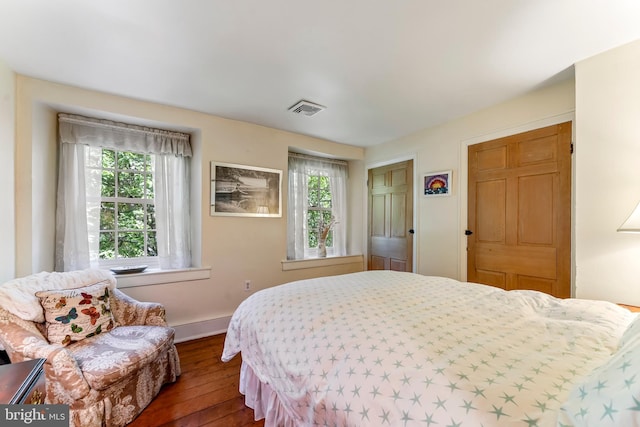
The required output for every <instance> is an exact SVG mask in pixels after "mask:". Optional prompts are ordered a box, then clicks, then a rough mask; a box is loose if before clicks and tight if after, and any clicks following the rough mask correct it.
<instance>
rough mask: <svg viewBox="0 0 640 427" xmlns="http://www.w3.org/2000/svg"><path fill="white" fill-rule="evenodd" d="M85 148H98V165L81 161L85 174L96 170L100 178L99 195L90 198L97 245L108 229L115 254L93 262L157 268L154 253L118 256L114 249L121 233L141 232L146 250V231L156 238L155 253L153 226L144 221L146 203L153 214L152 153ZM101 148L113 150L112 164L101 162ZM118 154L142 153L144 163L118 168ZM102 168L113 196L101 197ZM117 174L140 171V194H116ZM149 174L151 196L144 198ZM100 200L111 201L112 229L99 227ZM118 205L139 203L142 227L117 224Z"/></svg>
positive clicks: (156, 259)
mask: <svg viewBox="0 0 640 427" xmlns="http://www.w3.org/2000/svg"><path fill="white" fill-rule="evenodd" d="M88 150H100V164H99V165H92V164H89V163H87V164H85V170H86V172H87V173H88V175H89V174H90V172H91V171H98V172H99V173H100V177H101V181H100V197H99V199H98V200H94V202H96V203H97V204H98V206H99V209H100V215H99V218H100V226H99V231H98V248H99V246H100V235H101V234H102V233H104V232H109V233H113V236H114V239H113V240H114V243H115V246H114V255H115V257H114V258H112V259H104V258H98V260H97V262H98V265H99V267H100V268H112V267H118V266H135V265H141V264H144V265H147V266H148V267H150V268H158V267H159V259H158V255H155V256H148V255H147V256H141V257H120V256H118V255H119V254H118V249H119V245H118V242H119V239H118V234H119V233H121V232H123V233H126V232H142V233H143V235H144V248H143V251H144V252H145V253H148V244H149V232H153V233H155V236H156V237H155V238H156V253H157V227H154V228H149V220H148V215H149V209H148V207H149V206H153V208H154V215H155V198H154V196H155V182H154V178H155V176H154V175H155V168H154V161H155V158H154V156H155V154H152V153H144V152H139V151H133V150H118V149H115V148H101V147H88ZM104 151H113V152H114V163H113V167H109V166H105V165H104V160H103V152H104ZM119 153H132V154H136V155H142V156H144V166H143V168H142V170H139V169H130V168H129V169H128V168H120V167H119V165H118V154H119ZM104 171H110V172H112V173H113V182H114V184H113V196H105V195H103V192H102V185H103V181H102V176H103V172H104ZM119 173H130V174H141V175H142V176H143V179H142V187H143V188H142V190H143V197H141V198H140V197H124V196H121V195H120V194H119V185H120V184H119V181H120V180H119V179H118V174H119ZM149 175H150V178H151V183H152V194H151V197H147V196H148V191H149V188H148V187H147V185H145V183H146V181H147V179H148V177H149ZM103 203H112V204H113V223H114V228H113V229H106V230H105V229H103V228H102V209H103V207H102V205H103ZM119 204H132V205H135V204H140V205H142V206H143V209H144V216H143V218H142V224H143V228H142V230H139V229H130V228H126V227H120V226H119V221H118V212H119ZM87 209H89V205H88V206H87ZM153 223H154V225H155V224H156V219H155V218H154V219H153ZM98 253H100V250H99V249H98Z"/></svg>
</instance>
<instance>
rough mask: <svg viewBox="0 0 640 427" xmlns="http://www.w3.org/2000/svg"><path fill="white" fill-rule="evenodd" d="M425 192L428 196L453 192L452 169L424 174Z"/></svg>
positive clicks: (446, 194) (445, 194)
mask: <svg viewBox="0 0 640 427" xmlns="http://www.w3.org/2000/svg"><path fill="white" fill-rule="evenodd" d="M422 185H423V193H422V194H424V195H425V196H427V197H434V196H448V195H449V194H451V171H450V170H448V171H442V172H431V173H427V174H424V175H423V176H422Z"/></svg>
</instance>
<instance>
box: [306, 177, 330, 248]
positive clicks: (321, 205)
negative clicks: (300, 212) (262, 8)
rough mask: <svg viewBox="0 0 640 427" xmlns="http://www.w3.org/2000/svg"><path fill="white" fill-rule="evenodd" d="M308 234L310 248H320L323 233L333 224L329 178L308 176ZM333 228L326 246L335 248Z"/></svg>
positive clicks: (328, 233)
mask: <svg viewBox="0 0 640 427" xmlns="http://www.w3.org/2000/svg"><path fill="white" fill-rule="evenodd" d="M307 194H308V196H307V199H308V200H307V233H306V236H305V239H306V240H307V244H308V247H309V248H315V249H317V248H318V242H319V240H320V239H321V233H322V231H323V229H325V227H327V226H328V225H329V224H331V220H332V219H333V209H332V203H331V185H330V184H329V178H328V177H326V176H322V175H308V176H307ZM332 228H333V227H331V228H329V229H328V232H327V236H326V243H325V246H326V247H327V248H333V230H332Z"/></svg>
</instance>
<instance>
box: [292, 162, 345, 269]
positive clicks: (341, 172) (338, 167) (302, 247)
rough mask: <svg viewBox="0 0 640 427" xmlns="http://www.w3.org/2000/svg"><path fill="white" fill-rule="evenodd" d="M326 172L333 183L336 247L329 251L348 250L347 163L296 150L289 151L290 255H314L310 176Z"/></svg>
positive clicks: (297, 256) (340, 252)
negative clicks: (310, 237)
mask: <svg viewBox="0 0 640 427" xmlns="http://www.w3.org/2000/svg"><path fill="white" fill-rule="evenodd" d="M313 175H315V176H326V177H328V178H329V185H330V187H331V202H332V209H331V210H332V213H333V215H334V216H335V218H336V220H337V223H336V224H335V225H334V226H333V247H332V248H327V253H328V255H333V256H341V255H346V254H347V227H346V223H347V219H348V218H347V191H346V188H347V177H348V168H347V163H346V162H342V161H331V160H328V159H327V160H325V159H322V158H314V157H312V156H302V155H297V154H295V153H290V155H289V190H288V208H287V259H304V258H309V257H311V256H312V255H313V250H312V249H311V248H309V247H308V241H307V238H306V236H307V232H308V230H307V208H308V196H309V194H308V187H307V180H308V177H309V176H313Z"/></svg>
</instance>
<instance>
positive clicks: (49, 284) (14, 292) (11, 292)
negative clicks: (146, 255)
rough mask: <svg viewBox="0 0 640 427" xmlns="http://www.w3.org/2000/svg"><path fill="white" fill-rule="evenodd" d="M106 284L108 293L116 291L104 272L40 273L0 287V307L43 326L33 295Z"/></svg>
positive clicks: (110, 279)
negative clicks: (46, 291) (99, 283)
mask: <svg viewBox="0 0 640 427" xmlns="http://www.w3.org/2000/svg"><path fill="white" fill-rule="evenodd" d="M102 281H107V283H109V291H112V290H113V289H115V288H116V280H115V278H114V277H113V275H112V274H111V273H109V272H108V271H105V270H98V269H86V270H78V271H70V272H64V273H59V272H52V273H49V272H41V273H37V274H32V275H31V276H27V277H21V278H17V279H13V280H10V281H8V282H5V283H3V284H2V286H0V307H2V308H4V309H5V310H7V311H8V312H9V313H11V314H14V315H16V316H18V317H19V318H21V319H24V320H27V321H30V322H36V323H43V322H44V321H45V319H44V313H43V310H42V306H41V305H40V300H39V299H38V297H36V292H39V291H44V290H55V289H73V288H79V287H82V286H88V285H93V284H95V283H98V282H102Z"/></svg>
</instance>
